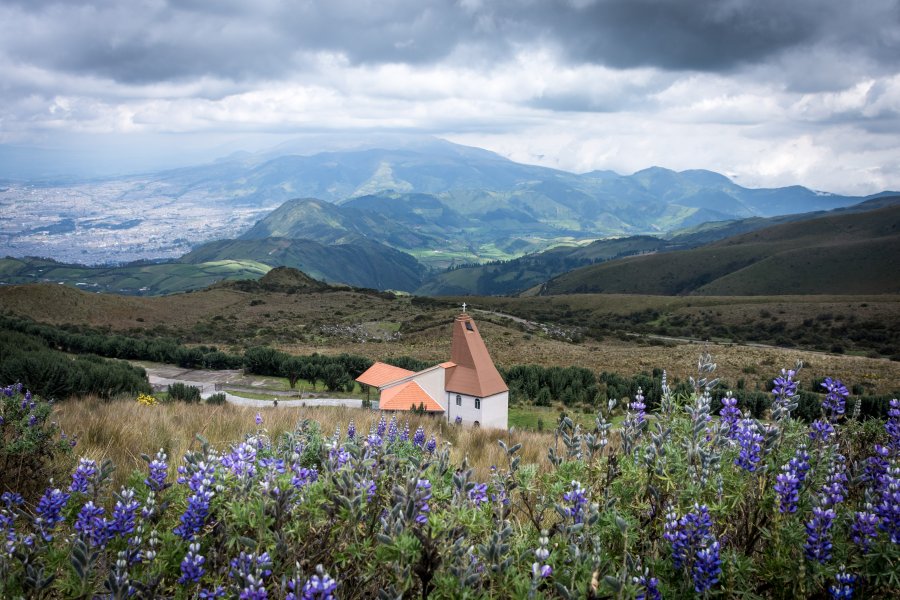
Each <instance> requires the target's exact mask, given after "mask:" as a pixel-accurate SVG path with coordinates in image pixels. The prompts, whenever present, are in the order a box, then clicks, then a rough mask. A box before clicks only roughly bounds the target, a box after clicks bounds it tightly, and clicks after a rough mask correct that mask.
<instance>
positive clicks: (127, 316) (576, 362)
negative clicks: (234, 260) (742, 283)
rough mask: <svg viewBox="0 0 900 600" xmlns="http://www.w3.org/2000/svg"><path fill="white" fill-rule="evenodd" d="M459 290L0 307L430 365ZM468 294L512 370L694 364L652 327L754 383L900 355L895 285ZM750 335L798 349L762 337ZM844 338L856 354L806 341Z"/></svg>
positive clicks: (3, 296)
mask: <svg viewBox="0 0 900 600" xmlns="http://www.w3.org/2000/svg"><path fill="white" fill-rule="evenodd" d="M294 275H296V274H294ZM277 278H278V280H279V281H281V279H282V278H281V276H280V275H278V276H277ZM287 280H288V283H289V284H290V286H293V285H294V283H296V281H297V280H296V278H295V277H292V276H291V274H290V273H289V272H287ZM301 281H306V280H305V279H302V278H301ZM462 301H463V299H461V298H460V299H430V298H416V297H409V296H394V295H391V294H383V293H373V292H366V291H362V290H353V289H348V288H324V289H322V290H315V289H306V290H305V291H300V292H298V291H296V290H295V289H293V288H289V290H288V291H287V292H280V291H278V292H273V291H267V290H264V289H262V287H261V286H257V285H245V284H240V283H229V284H220V285H216V286H214V287H212V288H208V289H204V290H199V291H196V292H193V293H190V294H174V295H169V296H161V297H134V296H131V297H128V296H118V295H113V294H95V293H87V292H83V291H80V290H78V289H75V288H72V287H69V286H61V285H55V284H53V285H51V284H32V285H14V286H0V313H5V314H13V315H21V316H26V317H29V318H32V319H36V320H38V321H41V322H49V323H54V324H72V325H75V326H77V327H78V328H83V327H92V328H96V329H99V330H102V331H110V332H112V333H122V334H126V335H138V336H151V337H154V336H163V337H168V338H178V339H180V340H182V341H183V342H184V343H190V344H208V345H214V346H218V347H220V348H222V349H227V350H228V351H233V352H240V351H241V349H245V348H249V347H252V346H258V345H271V346H274V347H277V348H279V349H282V350H285V351H288V352H292V353H295V354H311V353H313V352H319V353H321V354H338V353H341V352H348V353H351V354H357V355H361V356H366V357H369V358H371V359H373V360H385V359H388V358H397V357H402V356H412V357H414V358H417V359H419V360H423V361H426V362H429V363H432V364H433V363H435V362H439V361H441V360H446V353H447V348H448V343H449V341H448V340H449V339H450V335H451V330H452V323H453V319H454V317H455V315H456V314H458V313H459V310H460V309H459V303H461V302H462ZM465 301H466V302H467V303H468V304H469V310H470V313H471V314H472V315H473V316H474V317H475V318H476V319H477V320H478V324H479V330H480V331H481V333H482V336H483V337H484V339H485V342H486V343H487V345H488V347H489V349H490V351H491V355H492V356H493V357H494V359H495V360H496V362H497V364H498V365H499V366H500V367H502V368H508V367H510V366H512V365H517V364H529V363H531V364H540V365H544V366H553V365H556V366H564V367H565V366H580V367H584V368H588V369H590V370H592V371H593V372H595V373H599V372H600V371H609V372H618V373H621V374H629V375H631V374H636V373H639V372H641V371H648V372H649V371H650V370H652V369H653V368H656V367H659V368H667V369H669V374H670V376H671V377H680V378H684V377H687V376H688V375H696V373H695V372H694V370H695V369H696V359H697V354H698V352H700V350H701V347H700V346H698V345H696V344H689V343H683V342H680V341H677V340H675V339H669V340H659V339H654V338H651V337H647V338H645V337H643V336H645V335H646V336H652V335H662V336H677V337H687V338H694V339H697V340H704V341H706V340H709V345H708V348H709V350H710V351H711V352H712V353H713V354H714V356H715V358H716V362H717V363H718V364H719V371H718V374H720V375H721V376H722V377H725V378H726V379H728V380H729V381H730V382H732V383H733V382H735V381H737V380H738V379H741V378H743V379H746V381H747V382H748V383H747V387H748V389H753V386H754V385H756V384H757V382H758V384H759V385H760V386H761V385H763V384H764V380H766V379H767V378H768V379H770V378H771V376H772V375H773V373H775V372H777V370H778V369H780V368H781V367H790V366H792V365H794V364H795V363H796V361H797V360H798V359H800V360H803V361H804V362H805V363H806V364H807V368H805V369H804V375H803V377H804V380H805V381H808V380H809V379H812V378H815V377H824V376H832V377H839V378H843V379H844V380H845V381H846V380H852V381H856V382H860V383H862V384H863V385H864V386H865V389H867V390H869V393H888V392H890V391H892V390H894V389H896V386H897V382H898V381H900V362H897V361H896V360H894V361H889V360H872V359H868V358H865V357H864V356H862V355H863V354H870V355H874V356H879V355H880V356H885V357H889V356H896V357H900V354H897V347H896V340H897V339H898V337H897V336H898V331H900V296H898V295H874V296H847V295H843V296H839V295H837V296H780V297H765V296H753V297H736V296H731V297H715V296H705V297H700V298H698V297H677V296H622V295H614V294H604V295H588V294H578V295H571V296H549V297H529V298H500V297H491V298H471V297H470V298H466V299H465ZM501 313H505V314H510V315H514V316H516V317H518V318H520V319H521V320H518V321H516V320H512V319H509V318H507V317H505V316H503V314H501ZM572 339H577V340H578V341H571V340H572ZM742 341H743V342H747V341H752V342H759V343H763V344H780V345H785V346H790V348H760V347H751V346H748V345H741V344H740V342H742ZM373 342H376V343H373ZM735 342H738V343H737V344H735ZM837 346H840V348H841V350H840V351H845V352H847V353H851V352H852V353H854V354H855V355H854V356H835V355H833V354H832V355H826V354H822V353H818V352H810V351H809V349H816V350H825V351H829V350H832V349H835V348H837ZM748 365H755V366H756V367H755V370H754V371H753V373H752V374H751V373H750V372H748V371H747V370H745V369H746V368H747V366H748Z"/></svg>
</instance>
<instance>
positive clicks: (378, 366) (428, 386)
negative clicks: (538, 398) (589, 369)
mask: <svg viewBox="0 0 900 600" xmlns="http://www.w3.org/2000/svg"><path fill="white" fill-rule="evenodd" d="M356 381H358V382H359V383H362V384H365V385H368V386H372V387H375V388H378V391H379V402H378V407H379V408H380V409H381V410H413V409H416V408H418V407H419V406H422V407H424V408H425V410H426V411H427V412H429V413H435V414H438V413H440V414H442V416H443V417H444V418H446V419H447V420H448V421H449V422H451V423H454V422H456V421H457V418H459V420H461V422H462V423H464V424H466V425H473V426H476V427H477V426H481V427H493V428H497V429H506V428H507V415H508V411H509V388H508V387H507V385H506V382H504V381H503V377H502V376H501V375H500V373H499V372H498V371H497V367H495V366H494V361H493V360H491V355H490V354H489V353H488V350H487V347H486V346H485V345H484V340H482V339H481V334H479V333H478V327H477V326H476V325H475V321H474V320H473V319H472V317H470V316H469V315H468V314H466V312H465V304H464V305H463V313H462V314H460V315H458V316H457V317H456V320H455V321H454V322H453V339H452V341H451V343H450V360H449V361H447V362H442V363H441V364H439V365H435V366H433V367H429V368H427V369H424V370H422V371H419V372H418V373H415V372H413V371H409V370H407V369H401V368H400V367H395V366H393V365H388V364H385V363H381V362H376V363H375V364H374V365H372V366H371V367H370V368H369V369H368V370H366V372H365V373H363V374H362V375H360V376H359V377H357V378H356Z"/></svg>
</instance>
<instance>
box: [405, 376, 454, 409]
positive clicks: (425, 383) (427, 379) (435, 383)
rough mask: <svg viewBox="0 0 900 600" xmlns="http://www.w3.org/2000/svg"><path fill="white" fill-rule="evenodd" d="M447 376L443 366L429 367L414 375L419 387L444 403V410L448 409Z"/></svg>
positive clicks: (437, 400) (440, 402) (438, 401)
mask: <svg viewBox="0 0 900 600" xmlns="http://www.w3.org/2000/svg"><path fill="white" fill-rule="evenodd" d="M445 378H446V376H445V375H444V369H443V368H442V367H437V368H434V369H429V370H428V371H425V372H424V373H419V374H418V375H416V376H415V377H413V378H412V380H413V381H415V382H416V383H418V384H419V387H421V388H422V389H423V390H425V393H426V394H428V395H429V396H431V397H432V398H434V399H435V401H436V402H437V403H438V404H440V405H442V406H443V407H444V410H447V405H446V400H445V393H444V380H445Z"/></svg>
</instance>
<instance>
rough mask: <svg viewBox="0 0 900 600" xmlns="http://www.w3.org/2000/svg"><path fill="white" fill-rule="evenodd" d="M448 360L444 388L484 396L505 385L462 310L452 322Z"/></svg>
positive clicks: (476, 332)
mask: <svg viewBox="0 0 900 600" xmlns="http://www.w3.org/2000/svg"><path fill="white" fill-rule="evenodd" d="M450 361H451V362H453V363H455V364H456V366H455V367H451V368H449V369H447V370H446V373H447V379H446V388H447V391H448V392H454V393H458V394H466V395H469V396H476V397H479V398H484V397H485V396H492V395H494V394H499V393H500V392H505V391H508V390H509V388H508V387H507V386H506V383H505V382H504V381H503V377H501V376H500V373H499V372H498V371H497V367H495V366H494V361H493V360H491V355H490V354H489V353H488V350H487V347H486V346H485V345H484V340H482V339H481V334H480V333H478V327H477V326H476V325H475V321H474V320H473V319H472V317H470V316H469V315H467V314H466V313H462V314H461V315H458V316H457V317H456V321H454V323H453V342H452V343H451V345H450Z"/></svg>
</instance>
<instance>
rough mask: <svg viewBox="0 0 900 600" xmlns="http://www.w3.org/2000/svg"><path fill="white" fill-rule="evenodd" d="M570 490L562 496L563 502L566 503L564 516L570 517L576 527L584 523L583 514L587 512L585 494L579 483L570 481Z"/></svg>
mask: <svg viewBox="0 0 900 600" xmlns="http://www.w3.org/2000/svg"><path fill="white" fill-rule="evenodd" d="M571 488H572V489H570V490H569V491H568V492H566V493H565V494H563V500H565V501H566V503H568V506H567V507H566V509H565V510H566V515H567V516H570V517H572V522H573V523H575V524H576V525H577V524H578V523H583V522H584V513H585V511H586V510H587V503H588V501H587V494H586V492H585V491H584V488H583V487H581V483H580V482H578V481H574V480H573V481H572V483H571Z"/></svg>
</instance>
